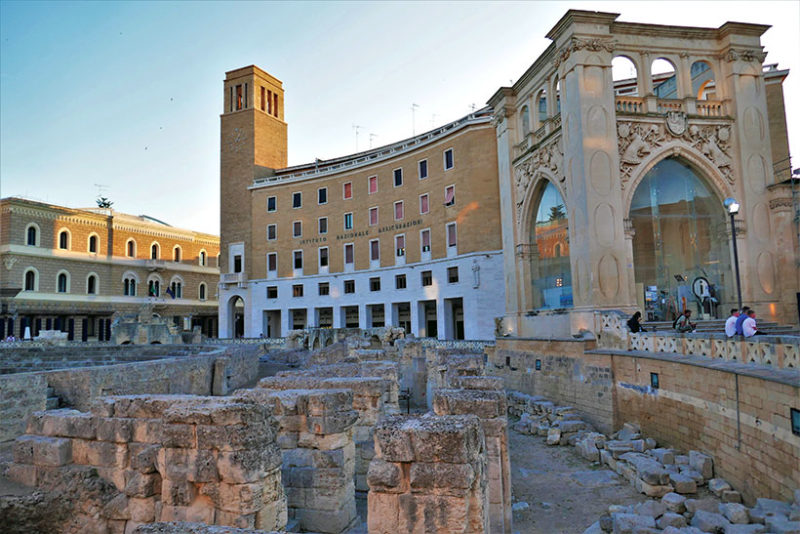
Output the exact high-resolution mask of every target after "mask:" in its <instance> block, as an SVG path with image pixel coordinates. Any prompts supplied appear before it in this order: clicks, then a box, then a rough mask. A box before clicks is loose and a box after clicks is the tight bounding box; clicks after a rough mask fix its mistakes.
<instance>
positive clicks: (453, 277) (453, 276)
mask: <svg viewBox="0 0 800 534" xmlns="http://www.w3.org/2000/svg"><path fill="white" fill-rule="evenodd" d="M456 282H458V267H448V268H447V283H448V284H455V283H456Z"/></svg>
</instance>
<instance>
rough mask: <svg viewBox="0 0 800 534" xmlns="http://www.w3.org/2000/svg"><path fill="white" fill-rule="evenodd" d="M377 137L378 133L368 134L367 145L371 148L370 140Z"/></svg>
mask: <svg viewBox="0 0 800 534" xmlns="http://www.w3.org/2000/svg"><path fill="white" fill-rule="evenodd" d="M376 137H378V134H374V133H371V134H369V147H370V148H372V140H373V139H375V138H376Z"/></svg>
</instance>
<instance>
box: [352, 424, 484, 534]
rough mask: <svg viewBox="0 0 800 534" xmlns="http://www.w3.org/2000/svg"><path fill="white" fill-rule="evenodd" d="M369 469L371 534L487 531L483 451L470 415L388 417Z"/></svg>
mask: <svg viewBox="0 0 800 534" xmlns="http://www.w3.org/2000/svg"><path fill="white" fill-rule="evenodd" d="M375 438H376V439H375V458H374V459H373V460H372V462H371V463H370V465H369V475H368V482H369V496H368V498H367V528H368V531H369V534H396V533H398V532H404V533H405V532H408V533H415V534H416V533H419V534H422V533H427V532H443V533H444V532H464V533H485V532H488V531H489V515H488V498H487V482H486V449H485V442H484V436H483V430H482V428H481V425H480V422H479V420H478V418H477V417H475V416H474V415H461V416H436V415H430V414H428V415H425V416H422V417H403V416H387V417H385V418H383V419H381V421H380V422H379V423H378V425H377V427H376V428H375Z"/></svg>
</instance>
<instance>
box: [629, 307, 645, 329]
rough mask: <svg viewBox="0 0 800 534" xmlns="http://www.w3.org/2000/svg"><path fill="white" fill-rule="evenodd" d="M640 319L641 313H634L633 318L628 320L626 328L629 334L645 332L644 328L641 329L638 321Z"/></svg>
mask: <svg viewBox="0 0 800 534" xmlns="http://www.w3.org/2000/svg"><path fill="white" fill-rule="evenodd" d="M641 318H642V312H638V311H637V312H636V313H634V314H633V317H631V318H630V319H628V328H630V329H631V332H633V333H634V334H637V333H639V332H646V330H645V329H644V328H642V325H641V323H640V322H639V320H640V319H641Z"/></svg>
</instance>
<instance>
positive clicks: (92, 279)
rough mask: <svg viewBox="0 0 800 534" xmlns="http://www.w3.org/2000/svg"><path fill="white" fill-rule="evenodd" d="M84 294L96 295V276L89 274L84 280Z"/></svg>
mask: <svg viewBox="0 0 800 534" xmlns="http://www.w3.org/2000/svg"><path fill="white" fill-rule="evenodd" d="M86 294H87V295H97V275H96V274H90V275H89V277H88V278H87V279H86Z"/></svg>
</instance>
